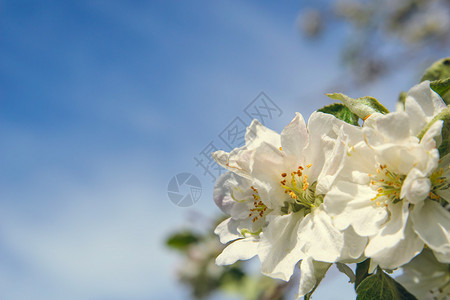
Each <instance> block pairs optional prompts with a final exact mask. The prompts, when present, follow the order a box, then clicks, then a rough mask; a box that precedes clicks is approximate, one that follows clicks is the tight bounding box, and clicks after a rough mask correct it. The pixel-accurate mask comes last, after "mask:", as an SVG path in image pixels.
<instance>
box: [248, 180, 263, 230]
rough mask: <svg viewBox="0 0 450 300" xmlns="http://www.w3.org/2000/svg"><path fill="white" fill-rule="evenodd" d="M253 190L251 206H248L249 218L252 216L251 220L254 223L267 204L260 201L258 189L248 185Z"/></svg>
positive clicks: (261, 214)
mask: <svg viewBox="0 0 450 300" xmlns="http://www.w3.org/2000/svg"><path fill="white" fill-rule="evenodd" d="M250 188H251V189H252V190H253V192H254V193H253V194H252V195H253V199H254V201H253V207H251V208H250V213H249V214H248V216H249V218H252V222H253V223H255V222H256V221H257V220H258V219H259V218H262V217H263V216H264V213H265V212H266V210H267V206H266V205H265V204H264V203H263V202H262V201H261V197H260V196H259V194H258V190H257V189H256V188H254V187H253V186H251V187H250Z"/></svg>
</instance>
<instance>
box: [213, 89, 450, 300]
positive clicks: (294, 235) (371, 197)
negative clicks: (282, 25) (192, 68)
mask: <svg viewBox="0 0 450 300" xmlns="http://www.w3.org/2000/svg"><path fill="white" fill-rule="evenodd" d="M329 96H330V97H331V98H334V99H339V100H341V101H342V102H343V103H344V104H336V105H334V106H333V109H327V108H326V107H325V109H322V110H320V111H316V112H314V113H312V114H311V116H310V117H309V120H308V121H307V123H306V122H305V120H304V118H303V117H302V115H301V114H299V113H297V114H296V115H295V117H294V119H293V120H292V122H291V123H290V124H289V125H287V126H286V127H285V128H284V130H283V131H282V132H281V134H278V133H276V132H274V131H272V130H270V129H268V128H266V127H265V126H263V125H262V124H260V123H259V122H258V121H257V120H254V121H253V122H252V123H251V125H250V126H249V127H248V128H247V133H246V136H245V145H244V146H242V147H240V148H236V149H234V150H232V151H231V152H224V151H217V152H215V153H213V157H214V159H215V160H216V162H217V163H218V164H220V165H221V166H223V167H224V168H226V169H227V170H228V172H227V173H225V174H223V175H222V176H221V177H220V178H219V179H218V180H217V182H216V185H215V188H214V201H215V202H216V204H217V205H218V206H219V208H220V209H221V210H222V211H223V212H225V213H226V214H228V215H229V216H230V217H229V218H228V219H226V220H225V221H223V222H222V223H220V224H219V225H218V226H217V228H216V229H215V233H216V234H217V235H218V236H219V238H220V241H221V242H222V243H224V244H226V243H228V245H227V247H226V248H225V249H224V250H223V252H222V253H221V254H220V255H219V256H218V257H217V259H216V263H217V264H218V265H229V264H233V263H235V262H236V261H238V260H246V259H250V258H252V257H254V256H257V257H259V260H260V262H261V272H262V273H263V274H264V275H267V276H270V277H272V278H278V279H282V280H285V281H288V280H289V279H290V278H291V276H292V274H293V272H294V270H295V267H296V266H297V265H299V267H300V270H301V277H300V284H299V290H298V293H297V298H299V297H303V296H305V295H310V294H311V293H312V291H314V289H315V288H316V287H317V285H318V284H319V282H320V280H321V279H322V278H323V277H324V276H325V273H326V272H327V270H328V269H329V267H330V266H331V265H332V264H334V263H335V264H338V266H339V267H340V269H341V270H347V271H346V272H350V273H351V272H352V271H351V269H350V268H348V267H346V264H351V263H361V262H363V261H370V265H369V267H368V274H370V273H374V272H375V271H376V270H386V271H391V270H395V269H397V268H403V274H402V275H401V276H400V277H399V278H398V281H399V282H400V283H402V284H403V286H404V287H406V289H408V291H409V292H410V293H412V294H414V295H415V296H416V297H419V298H420V299H426V297H428V296H430V297H431V296H432V297H435V298H437V299H446V297H449V295H450V281H449V280H450V279H449V278H450V273H449V267H448V264H449V263H450V236H449V229H450V205H449V202H450V154H447V152H449V151H448V149H447V148H448V145H447V143H448V141H447V136H444V135H443V132H444V131H446V130H447V127H446V125H445V124H446V123H445V122H444V119H443V118H441V117H440V116H442V115H445V114H446V113H447V110H448V108H447V105H446V104H445V102H444V101H443V100H442V98H441V97H440V96H439V94H437V93H436V92H435V91H434V90H433V89H432V88H431V87H430V82H429V81H424V82H422V83H420V84H419V85H416V86H414V87H413V88H412V89H411V90H410V91H409V92H408V93H407V95H406V98H405V101H404V104H402V105H399V106H398V108H397V111H395V112H388V111H387V110H386V109H385V108H384V107H383V106H382V105H381V104H379V103H378V102H377V101H376V100H375V99H373V98H364V99H351V98H349V97H347V96H344V95H342V94H331V95H329ZM336 108H339V109H340V111H341V112H342V113H341V114H340V115H338V114H337V113H336ZM343 115H344V116H343ZM359 118H360V119H361V120H362V121H359V122H358V119H359ZM423 265H425V267H423V268H422V267H421V266H423ZM430 274H431V275H430ZM350 277H352V276H350ZM436 278H437V279H436ZM439 297H440V298H439Z"/></svg>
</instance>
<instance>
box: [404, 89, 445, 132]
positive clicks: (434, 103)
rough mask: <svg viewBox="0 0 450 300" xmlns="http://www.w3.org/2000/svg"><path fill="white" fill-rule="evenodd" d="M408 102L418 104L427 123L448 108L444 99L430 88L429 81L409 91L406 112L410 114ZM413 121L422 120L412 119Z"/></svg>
mask: <svg viewBox="0 0 450 300" xmlns="http://www.w3.org/2000/svg"><path fill="white" fill-rule="evenodd" d="M408 102H416V103H417V105H419V106H420V108H421V110H422V111H423V113H424V115H425V117H426V122H429V121H430V120H431V118H432V117H433V116H435V115H437V114H438V113H439V112H440V111H441V110H443V109H444V108H446V107H447V105H446V104H445V102H444V101H443V100H442V98H441V97H440V96H439V95H438V94H437V93H436V92H435V91H433V90H432V89H431V88H430V82H429V81H428V80H426V81H423V82H421V83H419V84H418V85H416V86H414V87H412V88H411V89H410V90H409V91H408V93H407V95H406V99H405V111H406V112H407V113H408V114H410V111H409V105H408V104H409V103H408ZM411 121H412V122H414V121H420V120H414V119H411ZM419 132H420V131H419Z"/></svg>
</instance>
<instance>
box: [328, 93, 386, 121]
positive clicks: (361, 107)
mask: <svg viewBox="0 0 450 300" xmlns="http://www.w3.org/2000/svg"><path fill="white" fill-rule="evenodd" d="M326 95H327V96H328V97H330V98H331V99H335V100H339V101H342V102H343V103H344V105H345V106H347V107H348V108H349V109H350V111H351V112H352V113H354V114H356V115H357V116H358V117H360V118H361V119H363V120H366V119H367V118H368V117H370V115H371V114H373V113H376V112H377V113H382V114H387V113H388V112H389V111H388V110H387V108H386V107H384V106H383V105H382V104H381V103H380V102H378V100H377V99H375V98H372V97H361V98H357V99H353V98H350V97H349V96H346V95H344V94H340V93H334V94H326Z"/></svg>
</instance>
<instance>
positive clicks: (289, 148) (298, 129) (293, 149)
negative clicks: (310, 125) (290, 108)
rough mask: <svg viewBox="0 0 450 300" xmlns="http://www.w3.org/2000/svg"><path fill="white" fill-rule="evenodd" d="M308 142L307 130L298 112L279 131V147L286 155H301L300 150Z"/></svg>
mask: <svg viewBox="0 0 450 300" xmlns="http://www.w3.org/2000/svg"><path fill="white" fill-rule="evenodd" d="M307 143H308V131H307V129H306V124H305V120H304V119H303V116H302V115H301V114H299V113H296V114H295V118H294V119H293V120H292V121H291V123H289V125H288V126H286V127H285V128H284V129H283V131H282V132H281V147H282V149H283V151H284V152H285V153H286V154H287V155H291V156H294V157H301V156H302V150H303V148H305V146H306V144H307Z"/></svg>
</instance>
